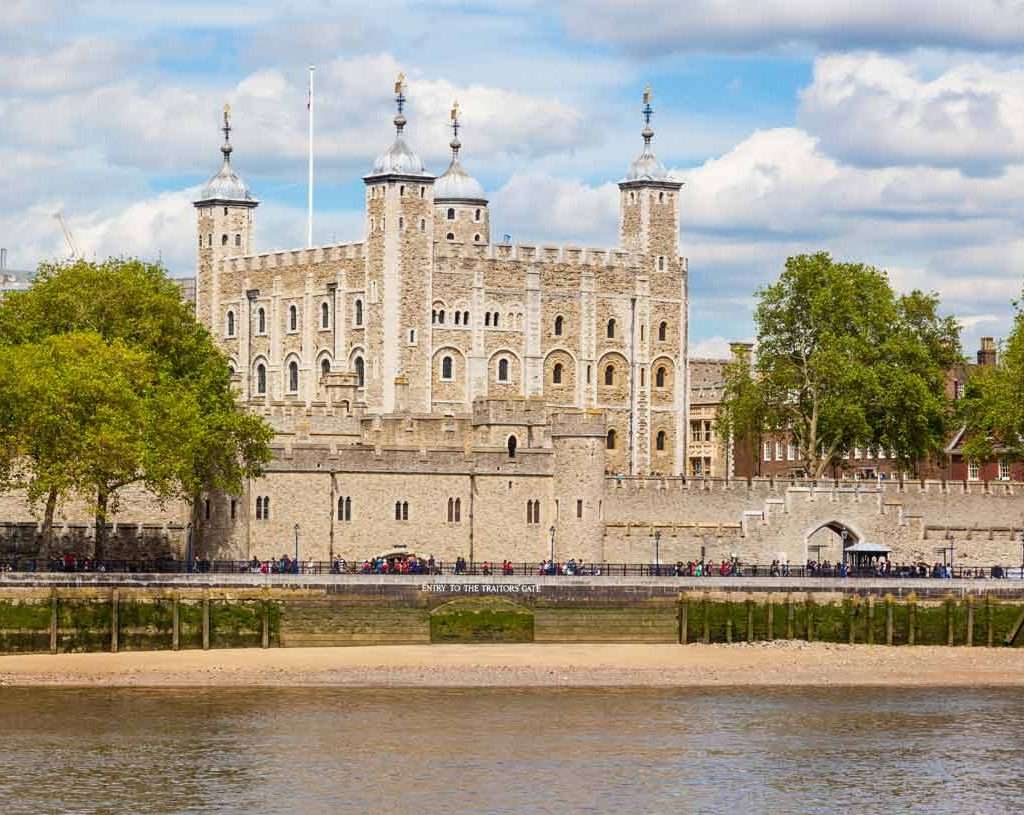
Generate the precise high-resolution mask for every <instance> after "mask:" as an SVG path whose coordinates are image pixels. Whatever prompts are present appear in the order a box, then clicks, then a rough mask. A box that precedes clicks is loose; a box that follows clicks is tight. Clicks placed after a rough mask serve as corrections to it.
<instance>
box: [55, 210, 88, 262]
mask: <svg viewBox="0 0 1024 815" xmlns="http://www.w3.org/2000/svg"><path fill="white" fill-rule="evenodd" d="M53 217H54V218H56V219H57V222H58V223H59V224H60V228H61V230H62V231H63V232H64V242H65V243H66V244H67V245H68V252H69V253H70V254H69V255H68V257H69V258H70V259H71V260H74V259H75V258H78V257H81V256H82V254H81V252H79V251H78V247H77V246H76V245H75V239H74V238H73V237H72V236H71V230H70V229H68V224H67V221H65V220H64V213H63V212H55V213H53Z"/></svg>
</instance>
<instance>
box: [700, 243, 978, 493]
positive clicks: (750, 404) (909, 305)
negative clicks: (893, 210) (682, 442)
mask: <svg viewBox="0 0 1024 815" xmlns="http://www.w3.org/2000/svg"><path fill="white" fill-rule="evenodd" d="M758 298H759V302H758V305H757V308H756V311H755V323H756V326H757V352H756V360H755V362H754V364H753V369H752V370H751V368H750V367H749V365H743V364H733V365H731V366H729V367H728V368H727V371H726V393H725V404H724V406H723V411H722V417H721V420H720V424H721V426H722V429H723V430H724V431H726V432H729V433H732V434H733V436H738V437H748V438H749V437H750V436H751V435H752V434H757V433H758V432H779V433H787V434H789V435H790V437H791V438H792V440H793V442H794V443H795V444H796V446H797V449H798V451H799V458H800V461H801V462H802V463H803V467H804V470H805V472H807V473H808V475H809V476H810V477H813V478H820V477H822V476H823V475H824V474H825V472H826V469H827V468H828V467H829V465H830V464H833V463H835V462H836V461H838V459H839V458H840V457H841V456H842V455H844V454H845V452H846V451H848V450H850V449H852V448H853V447H855V446H860V447H872V448H876V449H885V450H886V451H891V452H892V453H893V454H894V455H895V456H896V457H897V458H898V459H899V460H901V461H902V462H903V463H904V464H905V465H906V466H908V467H909V466H910V465H911V463H912V462H913V461H914V460H916V459H918V458H920V457H922V456H925V455H927V454H929V453H931V452H933V451H935V450H937V449H939V448H940V447H941V445H942V443H943V441H944V439H945V434H946V432H947V422H948V417H949V409H948V405H947V403H946V400H945V398H944V396H943V385H944V376H945V371H946V369H947V368H948V367H950V366H951V365H952V364H954V363H955V362H956V361H958V360H959V359H960V340H959V327H958V325H957V324H956V322H955V321H954V320H953V318H951V317H942V316H940V315H939V314H938V307H939V301H938V297H937V296H936V295H934V294H925V293H922V292H919V291H914V292H911V293H910V294H907V295H903V296H899V295H897V294H896V293H895V292H894V291H893V289H892V287H891V285H890V284H889V280H888V278H887V276H886V275H885V273H884V272H882V271H879V270H878V269H875V268H872V267H870V266H865V265H864V264H859V263H840V262H836V261H834V260H833V259H832V258H831V257H830V256H829V255H828V254H827V253H825V252H819V253H817V254H814V255H798V256H796V257H791V258H789V259H788V260H787V261H786V267H785V269H784V270H783V272H782V275H781V276H780V278H779V280H778V281H777V282H776V283H774V284H772V285H770V286H767V287H765V288H763V289H761V290H760V291H759V292H758Z"/></svg>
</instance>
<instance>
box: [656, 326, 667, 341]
mask: <svg viewBox="0 0 1024 815" xmlns="http://www.w3.org/2000/svg"><path fill="white" fill-rule="evenodd" d="M667 336H668V323H664V322H663V323H660V324H659V325H658V340H659V341H660V342H665V338H666V337H667Z"/></svg>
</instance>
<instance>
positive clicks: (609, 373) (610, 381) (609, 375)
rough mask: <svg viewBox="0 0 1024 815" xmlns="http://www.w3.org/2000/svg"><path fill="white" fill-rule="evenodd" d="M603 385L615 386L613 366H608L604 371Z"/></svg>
mask: <svg viewBox="0 0 1024 815" xmlns="http://www.w3.org/2000/svg"><path fill="white" fill-rule="evenodd" d="M604 384H605V385H614V384H615V366H614V365H608V366H606V367H605V369H604Z"/></svg>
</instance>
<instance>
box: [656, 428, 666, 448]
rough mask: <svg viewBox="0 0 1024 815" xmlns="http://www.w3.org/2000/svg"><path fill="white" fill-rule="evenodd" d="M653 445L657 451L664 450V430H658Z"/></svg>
mask: <svg viewBox="0 0 1024 815" xmlns="http://www.w3.org/2000/svg"><path fill="white" fill-rule="evenodd" d="M654 444H655V446H656V447H657V448H658V449H659V450H664V449H665V431H664V430H659V431H658V435H657V437H656V439H655V442H654Z"/></svg>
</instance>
